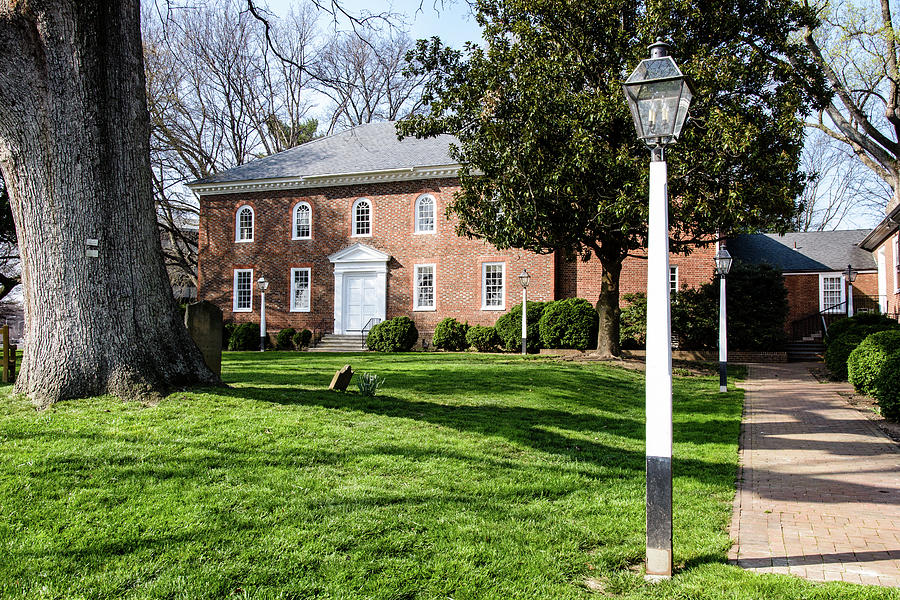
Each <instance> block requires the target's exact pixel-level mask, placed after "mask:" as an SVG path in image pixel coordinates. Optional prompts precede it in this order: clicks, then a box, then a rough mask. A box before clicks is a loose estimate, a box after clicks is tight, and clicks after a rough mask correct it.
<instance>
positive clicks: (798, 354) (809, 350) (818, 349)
mask: <svg viewBox="0 0 900 600" xmlns="http://www.w3.org/2000/svg"><path fill="white" fill-rule="evenodd" d="M787 355H788V360H789V361H791V362H802V361H819V360H822V357H823V356H824V355H825V344H823V343H822V342H821V341H802V342H790V343H789V344H788V345H787Z"/></svg>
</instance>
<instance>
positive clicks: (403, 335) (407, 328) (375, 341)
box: [366, 317, 419, 352]
mask: <svg viewBox="0 0 900 600" xmlns="http://www.w3.org/2000/svg"><path fill="white" fill-rule="evenodd" d="M418 339H419V330H418V329H416V324H415V323H413V322H412V319H410V318H409V317H394V318H393V319H388V320H387V321H382V322H381V323H378V324H377V325H375V326H374V327H372V329H371V330H369V337H367V338H366V345H367V346H368V347H369V349H370V350H375V351H377V352H408V351H409V350H411V349H412V347H413V346H415V345H416V342H417V341H418Z"/></svg>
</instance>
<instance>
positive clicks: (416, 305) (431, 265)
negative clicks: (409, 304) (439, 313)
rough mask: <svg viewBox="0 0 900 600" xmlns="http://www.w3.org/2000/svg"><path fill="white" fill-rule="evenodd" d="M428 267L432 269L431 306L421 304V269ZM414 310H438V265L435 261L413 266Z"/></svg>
mask: <svg viewBox="0 0 900 600" xmlns="http://www.w3.org/2000/svg"><path fill="white" fill-rule="evenodd" d="M427 268H430V269H431V302H432V304H431V306H424V305H422V304H419V271H420V270H421V269H427ZM413 310H422V311H435V310H437V266H436V265H435V264H434V263H424V264H418V265H414V266H413Z"/></svg>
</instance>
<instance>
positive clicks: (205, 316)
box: [184, 300, 222, 376]
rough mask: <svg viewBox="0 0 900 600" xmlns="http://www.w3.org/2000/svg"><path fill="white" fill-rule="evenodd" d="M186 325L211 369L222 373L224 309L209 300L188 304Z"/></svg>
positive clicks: (185, 314) (185, 316) (218, 373)
mask: <svg viewBox="0 0 900 600" xmlns="http://www.w3.org/2000/svg"><path fill="white" fill-rule="evenodd" d="M184 325H185V327H187V330H188V333H190V334H191V338H192V339H193V340H194V343H195V344H197V348H199V349H200V353H201V354H202V355H203V361H204V362H205V363H206V366H207V367H209V369H210V371H212V372H213V373H215V374H216V375H219V376H221V375H222V311H221V309H219V307H218V306H216V305H215V304H213V303H212V302H209V301H207V300H202V301H200V302H194V303H193V304H188V305H187V308H186V309H185V311H184Z"/></svg>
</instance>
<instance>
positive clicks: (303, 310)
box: [290, 308, 312, 313]
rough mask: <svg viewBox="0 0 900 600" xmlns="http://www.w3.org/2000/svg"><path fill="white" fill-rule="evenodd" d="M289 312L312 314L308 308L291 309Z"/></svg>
mask: <svg viewBox="0 0 900 600" xmlns="http://www.w3.org/2000/svg"><path fill="white" fill-rule="evenodd" d="M290 312H292V313H308V312H312V311H311V310H310V309H308V308H292V309H291V311H290Z"/></svg>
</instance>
